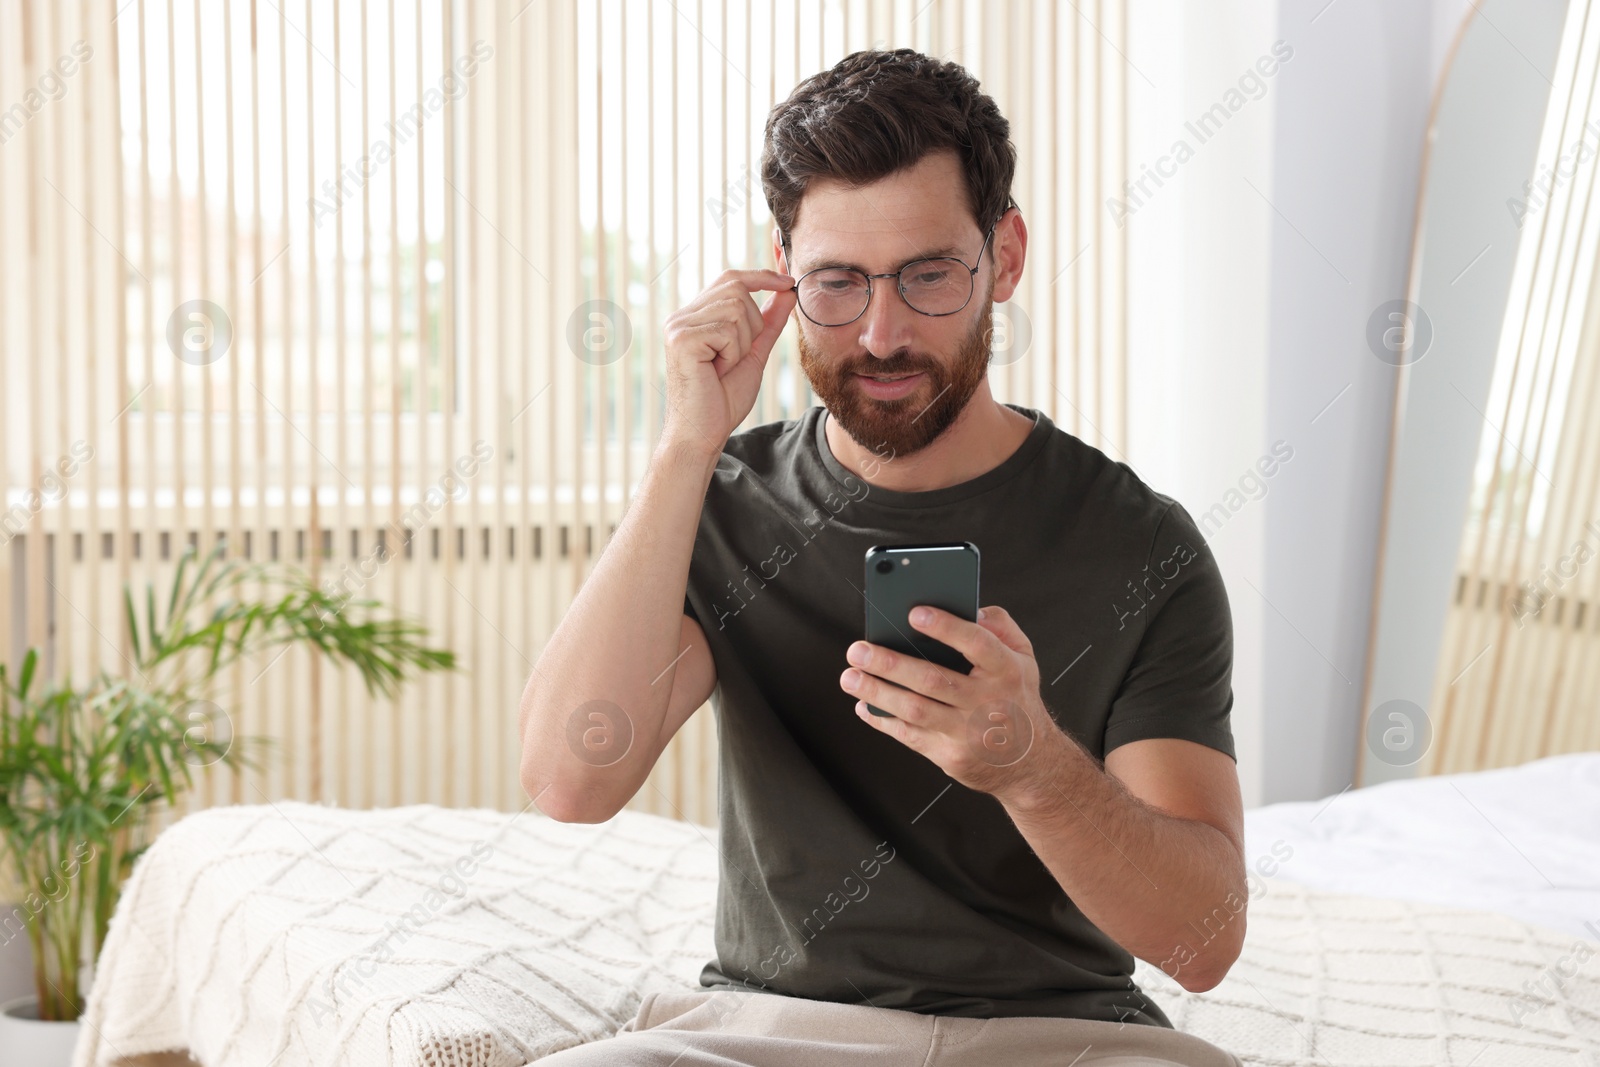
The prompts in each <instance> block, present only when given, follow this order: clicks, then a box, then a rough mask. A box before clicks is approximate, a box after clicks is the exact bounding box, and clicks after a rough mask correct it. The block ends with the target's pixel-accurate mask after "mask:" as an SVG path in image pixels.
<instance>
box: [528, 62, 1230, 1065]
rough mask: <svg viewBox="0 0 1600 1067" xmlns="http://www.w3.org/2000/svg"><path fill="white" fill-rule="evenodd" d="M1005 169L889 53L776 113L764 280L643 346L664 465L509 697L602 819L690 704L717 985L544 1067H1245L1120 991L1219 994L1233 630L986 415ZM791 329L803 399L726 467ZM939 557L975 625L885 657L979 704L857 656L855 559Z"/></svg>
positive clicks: (1182, 578)
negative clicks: (699, 736)
mask: <svg viewBox="0 0 1600 1067" xmlns="http://www.w3.org/2000/svg"><path fill="white" fill-rule="evenodd" d="M1014 168H1015V149H1014V148H1013V146H1012V144H1011V142H1010V139H1009V126H1008V124H1007V122H1006V120H1005V118H1004V117H1003V116H1002V115H1001V114H1000V113H999V110H998V109H997V108H996V107H995V104H994V102H993V101H992V100H991V99H990V98H989V97H988V96H987V95H985V94H983V93H982V92H981V91H980V90H979V87H978V85H977V83H976V81H975V80H974V79H972V78H971V76H970V75H968V74H967V73H966V72H965V71H964V70H963V69H962V68H961V67H959V66H957V65H956V64H953V63H946V62H940V61H937V60H933V59H930V58H928V57H926V56H923V55H921V54H918V53H916V52H914V51H911V50H909V49H900V50H897V51H893V52H881V51H872V52H858V53H855V54H854V55H851V56H849V57H847V58H845V59H844V60H842V61H840V62H839V64H838V65H837V66H835V67H834V68H832V69H831V70H829V71H826V72H823V73H822V74H819V75H816V76H814V77H812V78H810V79H809V80H807V81H805V82H804V83H802V84H801V85H800V86H799V87H798V88H797V89H796V90H795V92H794V93H793V95H791V96H790V98H789V99H788V100H786V101H785V102H783V103H782V104H780V105H779V106H778V107H777V108H775V109H774V111H773V112H772V114H771V116H770V118H769V121H768V123H767V130H766V144H765V149H764V153H763V160H762V183H763V186H764V189H765V192H766V196H767V202H768V204H769V205H770V207H771V209H772V214H773V219H774V223H775V226H774V231H773V251H774V255H775V257H776V262H778V263H779V264H780V266H781V268H782V269H781V270H778V271H771V270H731V271H728V272H725V273H724V274H723V275H722V276H721V277H720V278H718V279H717V280H716V281H715V282H714V283H713V284H712V285H711V286H710V287H708V288H707V289H706V290H705V291H704V292H703V293H701V294H700V296H699V297H697V298H696V299H695V300H694V301H693V302H692V303H690V304H689V305H688V306H687V307H685V308H683V309H681V310H679V311H678V312H676V313H674V314H673V315H672V316H670V317H669V319H668V320H667V324H666V331H665V336H666V347H667V378H668V386H667V400H668V413H667V419H666V426H665V429H664V431H663V433H662V438H661V442H660V444H659V446H658V447H657V449H656V452H655V455H654V457H653V459H652V462H651V465H650V468H649V471H648V472H647V474H646V476H645V478H644V480H643V482H642V484H641V486H640V490H639V494H638V496H637V498H636V499H635V501H634V503H633V505H632V506H631V507H630V509H629V511H628V514H627V515H626V516H625V517H624V520H623V522H622V523H621V525H620V526H619V527H618V529H617V532H616V536H615V540H614V541H613V543H612V544H611V546H610V547H609V548H608V549H607V551H606V552H605V553H604V554H603V555H602V557H601V558H600V560H599V561H598V562H597V564H596V567H595V570H594V572H593V573H592V574H591V576H590V577H589V579H588V581H587V582H586V583H585V584H584V586H583V589H582V591H581V592H580V594H579V596H578V598H577V600H576V601H575V602H574V603H573V605H572V607H571V609H570V610H569V611H568V613H567V615H566V616H565V618H564V619H563V620H562V622H561V625H560V627H559V628H558V629H557V631H556V632H555V634H554V635H553V636H552V638H551V640H550V642H549V644H548V646H547V647H546V648H545V650H544V652H543V653H542V655H541V656H540V659H539V663H538V666H537V668H536V670H535V672H534V674H533V676H532V677H531V678H530V679H529V682H528V688H527V690H526V692H525V693H524V696H523V702H522V737H523V768H522V781H523V785H524V787H525V788H526V789H527V790H528V792H529V793H530V795H532V796H533V797H534V799H535V802H536V803H538V805H539V806H540V808H541V810H543V811H544V812H546V813H547V814H549V815H551V816H553V817H555V818H557V819H563V820H573V821H585V822H593V821H601V820H605V819H609V818H610V817H611V816H613V815H614V814H615V813H616V812H617V811H618V810H619V809H620V808H621V807H622V806H623V805H624V804H625V803H626V802H627V801H628V800H629V798H631V797H632V796H633V795H634V793H635V792H636V791H637V790H638V789H639V788H640V786H641V785H642V784H643V782H644V780H645V778H646V776H647V775H648V774H649V772H650V769H651V767H652V766H653V765H654V763H655V761H656V759H657V757H658V756H659V755H660V753H661V751H662V749H663V748H664V747H665V745H666V744H667V742H668V741H669V740H670V739H671V737H672V736H673V734H674V733H675V732H676V731H677V729H678V728H679V727H680V726H681V725H682V724H683V722H684V721H685V720H686V719H687V718H688V716H689V715H690V714H691V713H692V712H693V711H694V710H695V709H696V708H698V707H699V706H700V705H701V704H702V702H703V701H705V699H706V698H707V697H708V696H711V695H713V693H714V694H715V696H716V700H715V702H714V707H715V711H716V714H717V716H718V720H717V721H718V736H719V743H720V763H719V769H720V780H719V790H720V796H719V812H720V819H719V822H720V837H721V843H720V851H721V871H720V885H719V893H718V901H717V919H716V950H717V958H716V959H715V960H713V961H711V962H709V963H707V964H706V966H705V969H704V971H703V972H702V974H701V976H700V982H701V986H702V988H701V989H700V990H698V991H694V990H689V991H682V992H670V993H654V994H649V995H647V996H646V997H645V998H644V1001H643V1003H642V1004H641V1005H640V1007H639V1011H638V1014H637V1015H636V1016H635V1018H634V1019H633V1020H631V1021H630V1022H629V1023H627V1024H626V1025H625V1026H624V1027H623V1029H622V1030H621V1031H620V1032H619V1033H618V1034H617V1035H616V1036H614V1037H612V1038H610V1039H606V1040H601V1041H597V1042H592V1043H590V1044H587V1045H583V1046H580V1047H578V1048H575V1049H569V1050H566V1051H563V1052H560V1053H557V1054H555V1055H554V1056H552V1057H548V1058H547V1059H548V1061H549V1062H552V1063H560V1064H563V1065H566V1067H571V1065H577V1064H589V1063H595V1064H599V1063H605V1064H658V1065H661V1067H666V1065H667V1064H677V1065H680V1067H691V1065H709V1064H748V1065H758V1064H759V1065H775V1064H801V1063H805V1064H812V1063H819V1064H863V1065H864V1064H869V1063H870V1064H900V1063H903V1064H906V1065H907V1067H915V1065H921V1064H929V1065H947V1067H978V1065H983V1067H995V1065H1011V1064H1061V1065H1062V1067H1065V1065H1067V1064H1081V1065H1088V1064H1094V1063H1099V1062H1105V1063H1107V1064H1110V1063H1113V1062H1114V1063H1118V1064H1127V1063H1152V1064H1190V1065H1208V1067H1209V1065H1219V1067H1227V1065H1237V1064H1238V1063H1239V1061H1238V1060H1237V1058H1235V1057H1234V1056H1233V1055H1231V1054H1230V1053H1228V1052H1225V1051H1223V1050H1222V1049H1219V1048H1217V1047H1215V1046H1214V1045H1211V1044H1209V1043H1207V1042H1205V1041H1202V1040H1200V1039H1199V1038H1196V1037H1193V1036H1191V1035H1187V1034H1182V1033H1179V1032H1177V1031H1176V1030H1174V1029H1173V1028H1172V1024H1171V1022H1170V1021H1169V1020H1168V1019H1167V1017H1166V1016H1165V1015H1164V1014H1163V1013H1162V1011H1161V1009H1160V1008H1159V1007H1157V1006H1156V1005H1155V1004H1154V1003H1153V1002H1151V1001H1150V1000H1148V999H1147V998H1146V997H1145V996H1144V995H1143V994H1142V993H1141V992H1140V991H1139V989H1138V988H1137V987H1136V986H1135V984H1134V982H1133V980H1132V977H1131V975H1132V965H1133V957H1134V956H1138V957H1140V958H1142V959H1145V960H1149V961H1152V962H1154V963H1156V964H1158V965H1160V966H1162V967H1163V968H1164V969H1165V970H1166V971H1167V973H1169V974H1171V975H1172V976H1173V977H1174V978H1175V979H1176V980H1177V981H1178V982H1179V983H1181V984H1182V985H1183V986H1184V987H1185V988H1187V989H1191V990H1204V989H1208V988H1210V987H1212V986H1214V985H1215V984H1216V983H1217V982H1218V981H1220V980H1221V978H1222V976H1223V975H1224V974H1225V973H1226V971H1227V970H1228V968H1229V967H1230V966H1231V964H1232V963H1233V961H1234V959H1235V958H1236V957H1237V955H1238V952H1239V947H1240V944H1241V942H1242V940H1243V937H1244V929H1245V914H1244V904H1245V902H1246V898H1247V891H1246V887H1245V869H1244V861H1243V829H1242V821H1243V820H1242V812H1241V807H1242V805H1241V802H1240V796H1239V787H1238V779H1237V776H1236V774H1235V768H1234V762H1233V755H1234V753H1233V742H1232V736H1231V733H1230V729H1229V723H1228V716H1229V710H1230V708H1231V706H1232V689H1231V669H1232V635H1231V623H1230V618H1229V613H1228V603H1227V596H1226V593H1225V591H1224V589H1223V585H1222V581H1221V577H1220V575H1219V573H1218V570H1217V566H1216V562H1215V560H1214V559H1213V558H1212V556H1211V554H1210V552H1209V550H1208V549H1207V547H1206V545H1205V542H1204V541H1203V539H1202V538H1201V536H1200V533H1199V531H1198V530H1197V529H1196V528H1195V525H1194V523H1193V522H1192V520H1191V519H1190V517H1189V515H1188V513H1187V512H1185V511H1184V509H1183V508H1182V507H1181V506H1180V505H1178V504H1177V503H1175V502H1174V501H1172V500H1171V499H1170V498H1168V497H1165V496H1162V495H1161V494H1159V493H1156V492H1155V491H1153V490H1151V489H1150V488H1148V487H1147V486H1146V485H1145V484H1144V483H1143V482H1142V481H1141V480H1140V479H1139V478H1138V477H1137V476H1136V475H1135V474H1134V473H1133V471H1132V470H1131V469H1130V468H1128V467H1127V466H1126V465H1125V464H1122V463H1117V462H1114V461H1112V460H1111V459H1109V458H1107V457H1106V456H1105V455H1104V454H1102V453H1101V452H1100V451H1098V450H1096V449H1094V448H1092V447H1090V446H1088V445H1086V444H1084V443H1083V442H1081V441H1079V440H1077V439H1076V438H1074V437H1072V436H1071V435H1069V434H1067V433H1065V432H1064V431H1062V430H1060V429H1058V428H1057V427H1055V426H1054V425H1053V424H1052V423H1051V421H1050V419H1048V418H1047V417H1046V416H1045V415H1044V414H1043V412H1040V411H1036V410H1032V409H1029V408H1024V407H1019V406H1016V405H1012V404H1001V403H998V402H997V401H996V400H995V399H994V397H993V396H992V394H991V393H990V389H989V383H988V380H987V377H986V369H987V362H988V359H989V343H990V324H991V313H992V304H993V302H994V301H995V300H1006V299H1008V298H1010V296H1011V295H1012V293H1013V292H1015V291H1016V288H1017V285H1018V283H1019V281H1020V279H1021V276H1022V270H1023V263H1024V259H1025V252H1026V248H1027V230H1026V228H1025V227H1024V225H1023V221H1022V215H1021V212H1020V211H1019V210H1018V209H1017V207H1016V206H1015V205H1014V203H1013V202H1012V200H1011V196H1010V186H1011V180H1012V175H1013V171H1014ZM762 291H767V292H771V293H773V294H774V295H772V296H770V297H767V298H766V300H765V303H764V305H762V306H758V305H757V304H756V302H755V300H754V298H753V296H752V294H753V293H757V292H762ZM796 310H798V312H799V315H798V316H796V321H797V326H798V329H799V344H800V352H801V366H802V368H803V370H804V371H805V373H806V375H807V377H808V378H809V379H810V381H811V384H812V387H813V388H814V389H815V391H816V393H817V395H818V396H819V397H820V398H821V400H822V401H823V403H822V405H821V406H817V407H812V408H810V409H809V410H807V411H806V412H804V413H803V414H802V415H801V416H800V417H799V418H796V419H791V420H786V421H783V422H778V423H771V424H767V425H764V426H758V427H755V428H753V429H751V430H748V431H745V432H742V433H738V434H734V433H733V431H734V429H735V428H736V427H738V426H739V424H740V423H741V422H742V421H743V420H744V419H745V417H746V416H747V415H748V414H749V412H750V410H751V408H752V406H753V404H754V402H755V398H756V394H757V391H758V389H759V386H760V383H761V380H762V372H763V368H764V366H765V362H766V359H767V356H768V354H769V353H770V352H771V350H772V347H773V344H774V342H775V341H776V339H777V337H778V335H779V333H780V332H781V331H782V329H783V328H784V326H785V325H786V323H787V321H788V319H789V318H790V316H791V314H792V313H793V312H795V311H796ZM874 379H876V380H874ZM891 379H898V380H891ZM730 435H731V436H730ZM944 541H972V542H974V543H975V544H977V545H978V547H979V549H980V551H981V553H982V567H983V571H982V578H981V581H982V588H983V599H984V602H985V606H984V607H983V609H982V613H981V617H980V618H979V619H978V621H976V622H969V621H966V620H963V619H960V618H958V617H957V616H954V615H951V614H948V613H945V612H941V611H937V610H935V611H933V612H932V615H931V617H930V618H929V619H928V620H927V621H921V620H920V619H918V618H916V617H912V618H908V619H907V620H906V625H907V626H912V627H916V628H918V629H921V630H922V631H923V632H924V633H926V634H928V635H930V636H932V637H934V638H937V639H938V640H940V641H943V642H944V643H946V644H948V645H951V646H953V647H954V648H956V649H957V650H959V651H960V652H962V653H963V655H964V656H965V657H966V659H967V660H968V661H970V662H971V664H972V665H973V666H972V670H971V672H970V673H969V674H961V673H958V672H954V671H949V670H945V669H943V668H940V667H938V666H936V665H934V664H932V663H930V662H928V661H927V660H924V659H921V658H919V657H915V656H906V655H900V654H896V653H893V652H891V651H889V650H887V649H885V648H882V647H880V646H873V645H869V644H867V643H866V642H864V641H861V640H855V638H858V637H859V635H860V634H861V632H862V623H863V618H864V604H863V600H862V596H863V593H862V587H861V582H862V570H863V567H862V558H863V555H864V553H865V551H866V549H867V548H869V547H871V546H873V545H876V544H906V543H919V542H920V543H927V542H944ZM680 589H681V590H684V591H685V597H684V601H683V610H682V612H681V614H680V612H679V611H678V610H677V593H678V591H679V590H680ZM867 703H871V704H872V705H873V706H875V707H878V708H881V709H883V710H885V711H887V712H889V713H890V715H891V716H892V717H886V718H880V717H878V716H874V715H870V714H867V713H866V712H865V705H866V704H867ZM571 738H581V741H569V739H571Z"/></svg>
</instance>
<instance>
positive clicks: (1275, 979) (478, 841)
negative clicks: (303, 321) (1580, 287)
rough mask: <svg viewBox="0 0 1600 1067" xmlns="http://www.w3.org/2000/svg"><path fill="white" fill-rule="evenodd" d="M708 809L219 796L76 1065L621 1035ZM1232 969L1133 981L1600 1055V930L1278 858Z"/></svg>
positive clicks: (387, 1058) (419, 1059)
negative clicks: (1382, 894)
mask: <svg viewBox="0 0 1600 1067" xmlns="http://www.w3.org/2000/svg"><path fill="white" fill-rule="evenodd" d="M716 877H717V860H716V850H715V845H714V831H712V830H709V829H706V828H704V827H698V826H694V825H691V824H688V823H683V822H675V821H671V820H667V819H663V818H659V817H657V816H653V815H647V814H643V813H638V812H629V811H625V812H622V813H621V814H620V815H618V816H617V817H616V818H615V819H613V820H612V821H610V822H608V823H603V824H599V825H577V824H564V823H558V822H555V821H554V820H551V819H549V818H547V817H545V816H543V815H541V814H539V812H538V811H537V810H536V809H529V810H527V811H525V812H524V813H523V814H521V815H517V816H511V815H507V814H505V813H502V812H496V811H486V810H458V809H446V808H439V807H434V806H431V805H418V806H411V807H401V808H388V809H378V810H373V811H357V810H349V809H341V808H330V807H323V806H317V805H310V804H303V803H292V802H283V803H278V804H267V805H252V806H243V807H224V808H215V809H210V810H207V811H202V812H198V813H196V814H194V815H190V816H188V817H187V818H185V819H182V820H180V821H179V822H178V823H176V824H174V825H173V826H172V827H170V828H169V829H168V830H167V831H166V832H165V833H163V834H162V835H161V836H160V837H159V838H158V839H157V841H156V843H155V844H154V845H153V846H152V847H151V849H150V850H149V851H148V852H147V853H146V854H145V855H143V856H142V857H140V860H139V862H138V864H137V866H136V867H135V870H134V872H133V875H132V877H131V878H130V880H129V882H128V885H127V887H126V890H125V892H124V895H123V898H122V900H121V903H120V905H119V907H118V909H117V912H116V915H115V917H114V919H113V921H112V925H111V931H110V936H109V938H108V941H107V943H106V947H105V952H104V954H103V956H102V958H101V961H100V965H99V967H98V970H97V973H96V974H95V977H94V982H93V987H92V990H91V994H90V998H89V1004H88V1007H87V1011H86V1014H85V1023H84V1026H83V1028H82V1030H83V1039H82V1041H81V1042H80V1044H79V1046H78V1050H77V1055H76V1058H75V1061H74V1067H111V1065H116V1064H119V1063H124V1062H127V1061H131V1060H132V1059H133V1058H135V1057H137V1056H140V1055H142V1054H149V1053H156V1052H161V1051H170V1050H187V1051H188V1052H189V1053H190V1054H191V1055H192V1056H193V1057H194V1058H195V1059H197V1060H199V1061H200V1062H201V1063H202V1064H204V1065H205V1067H266V1065H269V1064H270V1065H273V1067H295V1065H301V1064H305V1065H311V1064H316V1065H323V1064H328V1065H331V1064H347V1063H360V1064H363V1065H367V1064H392V1065H396V1067H423V1065H428V1067H467V1065H472V1067H478V1065H483V1067H490V1065H493V1067H513V1065H521V1064H525V1063H528V1062H529V1061H531V1060H536V1059H538V1058H539V1057H541V1056H544V1055H547V1054H549V1053H551V1052H555V1051H557V1050H559V1049H563V1048H567V1047H569V1046H571V1045H575V1044H579V1043H581V1042H585V1041H591V1040H594V1039H596V1038H601V1037H606V1036H608V1035H610V1034H612V1033H614V1032H615V1031H616V1030H617V1028H618V1027H620V1026H621V1025H622V1024H623V1023H624V1022H626V1021H627V1020H628V1019H629V1018H631V1017H632V1015H633V1013H634V1010H635V1009H636V1007H637V1006H638V1003H639V999H640V997H641V996H642V995H643V994H644V993H646V992H648V991H651V990H654V989H671V988H684V987H687V988H696V987H697V983H698V977H699V973H700V969H701V967H702V966H703V965H704V964H705V962H706V961H707V960H709V959H710V958H712V956H713V955H714V949H713V944H712V920H713V910H714V905H715V900H716ZM1256 890H1257V892H1256V895H1255V898H1254V899H1253V900H1252V901H1251V904H1250V908H1249V912H1248V927H1247V929H1248V933H1247V936H1246V944H1245V948H1244V953H1243V955H1242V956H1241V958H1240V960H1239V961H1238V963H1237V964H1236V965H1235V966H1234V968H1233V970H1232V971H1231V972H1230V974H1229V975H1228V977H1227V978H1226V979H1225V980H1224V981H1223V982H1222V984H1221V985H1219V986H1217V987H1216V988H1215V989H1213V990H1210V991H1208V992H1206V993H1203V994H1191V993H1188V992H1186V991H1184V990H1183V989H1182V988H1181V987H1179V986H1178V985H1177V984H1176V983H1175V982H1173V981H1172V980H1171V979H1169V978H1167V976H1166V975H1165V974H1163V973H1162V972H1161V970H1159V969H1158V968H1156V967H1152V966H1149V965H1147V964H1144V963H1140V964H1139V969H1138V972H1137V973H1136V976H1135V977H1136V979H1137V981H1138V982H1139V984H1140V986H1141V987H1142V988H1143V989H1144V991H1145V992H1146V994H1147V995H1149V996H1150V997H1151V998H1152V999H1154V1000H1155V1001H1156V1002H1157V1003H1159V1004H1160V1005H1161V1007H1162V1008H1163V1009H1164V1010H1165V1011H1166V1012H1167V1013H1168V1015H1169V1016H1170V1017H1171V1018H1172V1020H1173V1022H1174V1023H1175V1024H1176V1025H1177V1026H1178V1027H1179V1028H1180V1029H1183V1030H1188V1031H1190V1032H1193V1033H1196V1034H1199V1035H1200V1036H1202V1037H1204V1038H1206V1039H1208V1040H1210V1041H1213V1042H1215V1043H1217V1044H1219V1045H1222V1046H1224V1047H1226V1048H1229V1049H1231V1050H1233V1051H1234V1052H1235V1053H1237V1054H1238V1055H1239V1056H1240V1058H1241V1059H1243V1060H1244V1061H1245V1062H1246V1063H1247V1064H1250V1065H1252V1067H1257V1065H1269V1064H1270V1065H1274V1067H1290V1065H1293V1067H1302V1065H1304V1067H1312V1065H1316V1067H1330V1065H1331V1067H1344V1065H1373V1067H1376V1065H1379V1064H1382V1065H1390V1067H1394V1065H1410V1064H1417V1065H1422V1064H1427V1065H1441V1064H1459V1065H1469V1064H1470V1065H1474V1067H1510V1065H1523V1064H1526V1065H1529V1067H1533V1065H1539V1067H1552V1065H1563V1064H1573V1065H1579V1064H1585V1065H1593V1064H1596V1063H1600V946H1596V945H1594V944H1592V943H1590V942H1589V941H1586V940H1583V939H1576V938H1574V937H1573V936H1572V935H1571V934H1565V933H1559V932H1555V931H1549V930H1545V929H1542V928H1538V927H1532V926H1529V925H1527V924H1525V923H1522V922H1519V921H1517V920H1515V919H1511V918H1508V917H1505V916H1500V915H1496V914H1491V913H1486V912H1470V911H1458V910H1452V909H1446V908H1441V907H1437V906H1433V905H1428V904H1418V903H1414V902H1406V901H1391V900H1380V899H1376V898H1369V897H1356V896H1345V895H1336V894H1330V893H1324V892H1319V891H1316V890H1310V889H1306V888H1304V887H1301V886H1298V885H1295V884H1293V883H1289V882H1285V881H1282V880H1272V879H1268V880H1265V881H1263V882H1262V883H1261V884H1260V885H1259V886H1257V887H1256Z"/></svg>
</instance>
